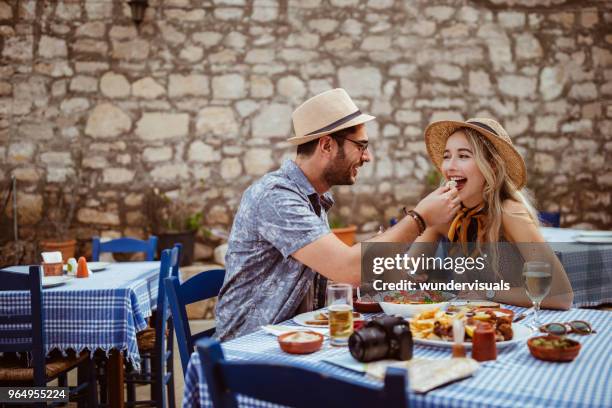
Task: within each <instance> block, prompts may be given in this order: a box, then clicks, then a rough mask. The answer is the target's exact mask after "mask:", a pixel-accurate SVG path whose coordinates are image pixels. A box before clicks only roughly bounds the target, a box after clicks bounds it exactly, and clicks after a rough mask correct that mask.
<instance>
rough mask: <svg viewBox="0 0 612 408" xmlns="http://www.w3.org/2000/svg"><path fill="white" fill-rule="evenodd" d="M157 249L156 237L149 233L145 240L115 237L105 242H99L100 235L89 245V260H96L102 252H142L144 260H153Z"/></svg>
mask: <svg viewBox="0 0 612 408" xmlns="http://www.w3.org/2000/svg"><path fill="white" fill-rule="evenodd" d="M156 250H157V237H156V236H155V235H151V236H150V237H149V239H148V240H147V241H143V240H140V239H136V238H117V239H113V240H110V241H106V242H100V237H94V238H93V242H92V247H91V260H92V261H94V262H98V261H99V260H100V254H101V253H103V252H110V253H115V252H123V253H132V252H144V253H145V255H146V258H145V260H147V261H154V260H155V251H156Z"/></svg>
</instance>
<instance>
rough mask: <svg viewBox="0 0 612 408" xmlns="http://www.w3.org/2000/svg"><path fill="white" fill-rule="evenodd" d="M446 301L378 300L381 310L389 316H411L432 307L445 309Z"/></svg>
mask: <svg viewBox="0 0 612 408" xmlns="http://www.w3.org/2000/svg"><path fill="white" fill-rule="evenodd" d="M447 305H448V302H439V303H391V302H380V307H382V310H383V312H385V314H388V315H389V316H402V317H413V316H416V315H418V314H420V313H423V312H427V311H428V310H433V309H442V310H444V309H446V306H447Z"/></svg>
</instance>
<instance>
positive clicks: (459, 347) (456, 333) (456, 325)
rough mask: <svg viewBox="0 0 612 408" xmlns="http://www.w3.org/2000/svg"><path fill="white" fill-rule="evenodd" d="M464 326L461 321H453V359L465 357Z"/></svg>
mask: <svg viewBox="0 0 612 408" xmlns="http://www.w3.org/2000/svg"><path fill="white" fill-rule="evenodd" d="M464 339H465V326H464V325H463V321H461V319H454V320H453V357H465V347H464V346H463V340H464Z"/></svg>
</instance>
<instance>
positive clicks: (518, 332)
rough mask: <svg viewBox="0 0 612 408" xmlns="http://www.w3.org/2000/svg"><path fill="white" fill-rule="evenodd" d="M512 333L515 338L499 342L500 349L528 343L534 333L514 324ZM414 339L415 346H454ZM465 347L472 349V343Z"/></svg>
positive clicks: (447, 343)
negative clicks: (522, 342) (523, 342)
mask: <svg viewBox="0 0 612 408" xmlns="http://www.w3.org/2000/svg"><path fill="white" fill-rule="evenodd" d="M512 331H513V332H514V336H513V337H512V340H507V341H498V342H497V343H496V344H497V348H498V349H501V348H504V347H508V346H510V345H512V344H515V343H519V342H521V341H527V339H528V338H529V337H531V334H532V333H533V332H532V331H531V329H530V328H529V327H527V326H525V325H522V324H519V323H512ZM412 339H413V340H414V343H415V344H422V345H424V346H434V347H446V348H450V347H452V346H453V342H452V341H445V340H430V339H417V338H415V337H413V338H412ZM463 346H464V347H465V348H466V349H471V348H472V342H469V341H466V342H464V343H463Z"/></svg>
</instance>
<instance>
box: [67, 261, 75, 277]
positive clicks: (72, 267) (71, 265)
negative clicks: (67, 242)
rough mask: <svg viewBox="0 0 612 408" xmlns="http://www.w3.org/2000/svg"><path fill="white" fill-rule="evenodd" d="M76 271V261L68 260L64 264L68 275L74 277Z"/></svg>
mask: <svg viewBox="0 0 612 408" xmlns="http://www.w3.org/2000/svg"><path fill="white" fill-rule="evenodd" d="M77 269H78V264H77V260H76V259H74V258H70V259H69V260H68V262H67V263H66V270H67V272H68V275H70V276H76V274H77Z"/></svg>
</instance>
